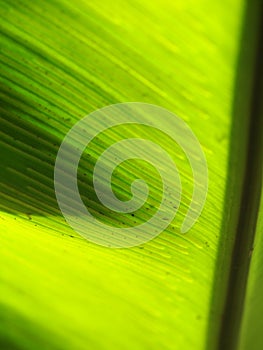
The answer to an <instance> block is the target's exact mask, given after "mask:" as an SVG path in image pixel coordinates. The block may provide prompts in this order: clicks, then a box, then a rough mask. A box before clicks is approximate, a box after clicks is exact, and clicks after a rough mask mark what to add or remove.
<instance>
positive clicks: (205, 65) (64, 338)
mask: <svg viewBox="0 0 263 350" xmlns="http://www.w3.org/2000/svg"><path fill="white" fill-rule="evenodd" d="M0 4H1V23H2V31H1V41H2V45H1V46H2V47H1V57H0V60H1V66H2V70H1V100H2V106H1V147H2V151H1V154H2V164H1V184H0V190H1V228H2V229H1V236H0V239H1V245H0V246H1V257H0V259H1V260H0V263H1V271H0V281H1V287H0V288H1V289H0V291H1V292H0V308H1V312H0V315H1V316H0V317H1V327H0V337H1V342H2V346H3V348H6V349H12V348H13V349H63V350H66V349H85V350H86V349H94V350H96V349H127V350H130V349H136V350H137V349H138V350H139V349H143V350H145V349H151V350H154V349H163V350H165V349H173V350H174V349H186V350H188V349H197V350H198V349H203V348H205V347H206V346H207V348H209V349H214V348H216V344H217V343H218V335H219V330H220V327H221V312H222V309H223V304H224V302H225V295H226V290H227V280H228V276H229V273H230V269H231V252H232V248H233V242H234V239H235V235H236V231H235V229H234V224H233V222H234V221H235V220H236V217H237V216H238V208H239V202H240V197H241V187H242V183H243V177H244V166H245V162H246V159H245V154H246V147H247V137H248V136H247V129H246V126H247V123H248V120H247V113H246V101H245V102H244V104H243V106H245V108H244V114H245V117H244V118H242V121H241V123H240V125H239V127H238V132H240V133H241V134H242V135H243V136H244V137H243V138H242V139H241V140H239V139H237V140H236V144H235V145H236V146H235V148H234V149H231V147H230V145H231V136H232V129H231V128H232V127H233V105H234V104H235V81H236V76H237V65H238V56H239V50H240V47H241V45H242V43H241V41H240V39H241V29H242V23H243V22H242V18H243V14H244V13H245V4H244V2H243V1H241V0H231V1H228V2H227V6H226V3H225V2H221V1H219V0H218V1H217V0H216V1H214V2H211V1H206V0H201V1H199V2H198V3H196V1H175V2H173V1H169V0H166V1H159V0H155V1H154V2H148V1H144V0H143V1H132V2H128V1H125V2H123V1H121V0H117V1H114V2H110V1H107V0H102V1H100V2H99V3H96V2H95V3H94V2H92V1H84V0H80V1H67V0H49V1H45V2H43V1H41V0H37V1H34V2H32V3H29V2H26V1H18V0H10V1H8V2H4V1H0ZM233 14H234V15H233ZM251 85H252V82H251V81H250V80H248V82H247V88H248V89H250V87H251ZM128 101H129V102H130V101H139V102H145V103H151V104H156V105H160V106H162V107H165V108H167V109H168V110H170V111H172V112H173V113H175V114H176V115H177V116H179V117H180V118H182V119H183V120H184V121H186V122H187V123H188V125H189V126H190V127H191V129H192V130H193V131H194V133H195V134H196V136H197V137H198V139H199V141H200V144H201V145H202V148H203V150H204V152H205V155H206V158H207V163H208V168H209V191H208V195H207V201H206V205H205V207H204V210H203V214H202V215H201V217H200V218H199V220H198V222H197V223H196V224H195V226H194V227H193V228H192V229H191V230H190V231H189V232H188V233H187V234H186V235H182V234H181V233H180V226H181V223H182V221H183V219H184V216H185V214H186V211H187V208H188V206H189V203H190V201H191V195H192V189H193V184H192V178H191V176H192V174H191V168H190V166H189V164H188V162H187V160H186V157H185V155H184V154H183V152H182V151H181V150H180V149H179V147H178V146H176V145H174V143H172V142H171V140H169V139H168V140H167V139H163V140H162V139H161V138H160V135H158V133H157V134H151V135H148V136H149V137H152V138H153V139H158V138H159V139H160V140H159V141H160V143H161V145H162V146H163V147H164V148H165V149H166V150H167V152H168V153H170V154H171V156H172V157H173V159H175V160H176V164H177V166H178V169H179V171H180V176H181V181H182V187H183V192H182V199H181V205H180V208H179V211H178V214H177V216H176V218H175V220H174V221H173V222H172V223H171V224H170V225H169V226H168V228H167V229H166V230H165V231H164V232H163V233H162V234H161V235H159V236H158V237H157V238H155V239H154V240H152V241H150V242H148V243H146V244H144V245H141V246H138V247H133V248H129V249H118V250H116V249H110V248H106V247H101V246H98V245H95V244H93V243H91V242H88V241H87V240H85V239H83V238H82V237H80V236H79V235H78V234H77V233H75V232H74V231H73V230H72V229H71V228H70V227H69V226H68V225H67V224H66V222H65V220H64V218H63V217H62V215H61V213H60V210H59V208H58V206H57V202H56V198H55V192H54V185H53V177H54V164H55V159H56V155H57V151H58V149H59V146H60V144H61V142H62V140H63V138H64V136H65V135H66V133H67V132H68V131H69V129H70V128H71V127H72V126H73V125H74V124H75V123H76V122H77V121H78V120H80V119H81V118H83V117H84V116H85V115H87V114H88V113H90V112H92V111H94V110H96V109H99V108H102V107H104V106H105V105H109V104H114V103H119V102H128ZM163 122H164V123H165V120H164V121H163ZM142 132H143V131H142V130H137V129H136V128H134V129H132V130H128V131H127V130H125V129H124V128H120V129H119V130H109V131H108V132H106V133H105V134H103V135H100V136H99V137H98V138H95V139H94V140H93V144H94V146H93V147H92V149H91V152H89V154H88V152H86V154H85V157H83V158H82V159H81V162H80V169H79V188H80V192H81V194H82V198H83V200H84V202H85V203H86V205H87V207H88V208H89V209H90V210H91V211H92V212H93V213H94V215H97V217H98V218H99V219H100V220H102V221H104V222H107V223H109V224H112V225H116V226H120V227H127V226H129V225H130V224H131V223H133V224H138V223H141V222H142V221H143V220H145V219H146V220H147V218H148V217H149V216H150V215H152V214H154V212H155V210H156V202H158V200H159V197H160V183H159V179H158V174H157V173H156V172H155V170H154V169H153V168H151V167H150V168H147V167H146V168H145V164H143V163H142V162H140V161H135V162H134V163H133V162H128V163H125V164H122V165H121V166H120V167H119V168H118V169H116V174H115V176H114V179H113V188H114V191H115V192H116V195H117V196H119V198H121V199H129V198H130V195H131V194H130V187H129V184H130V183H131V182H132V181H133V180H134V179H135V178H137V177H143V178H145V179H146V181H147V183H148V182H149V184H150V185H149V186H150V196H149V199H148V201H147V203H146V204H145V206H143V207H142V208H141V209H140V210H139V211H138V213H135V214H136V215H135V216H131V215H130V214H129V215H128V214H125V215H121V214H120V215H116V214H113V213H112V212H110V211H109V210H107V209H106V208H104V207H103V206H102V205H101V204H100V202H99V201H98V199H97V198H96V196H95V194H94V191H93V190H92V188H91V187H92V186H91V170H92V167H93V166H94V164H95V162H96V159H97V158H98V156H99V155H100V154H101V152H102V151H103V149H104V147H107V146H108V145H109V144H111V143H113V142H116V141H117V140H119V139H120V138H125V137H128V136H130V135H131V136H134V137H140V136H141V134H142ZM146 133H147V132H146ZM149 151H151V150H149ZM229 159H231V162H232V163H231V165H230V166H229ZM159 160H160V165H161V166H164V165H165V164H164V162H163V160H162V159H159ZM237 163H238V165H237ZM229 179H230V180H231V181H233V179H235V184H234V186H233V188H232V189H231V191H230V192H227V182H228V180H229ZM232 207H233V211H232ZM149 208H150V210H149ZM227 208H231V214H233V217H231V220H230V219H229V216H231V215H229V212H228V210H227ZM231 228H232V230H231ZM258 259H260V258H258ZM258 261H259V260H258ZM255 264H256V263H255ZM218 281H219V282H220V283H219V282H218ZM217 286H219V289H217ZM248 317H249V316H248Z"/></svg>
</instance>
